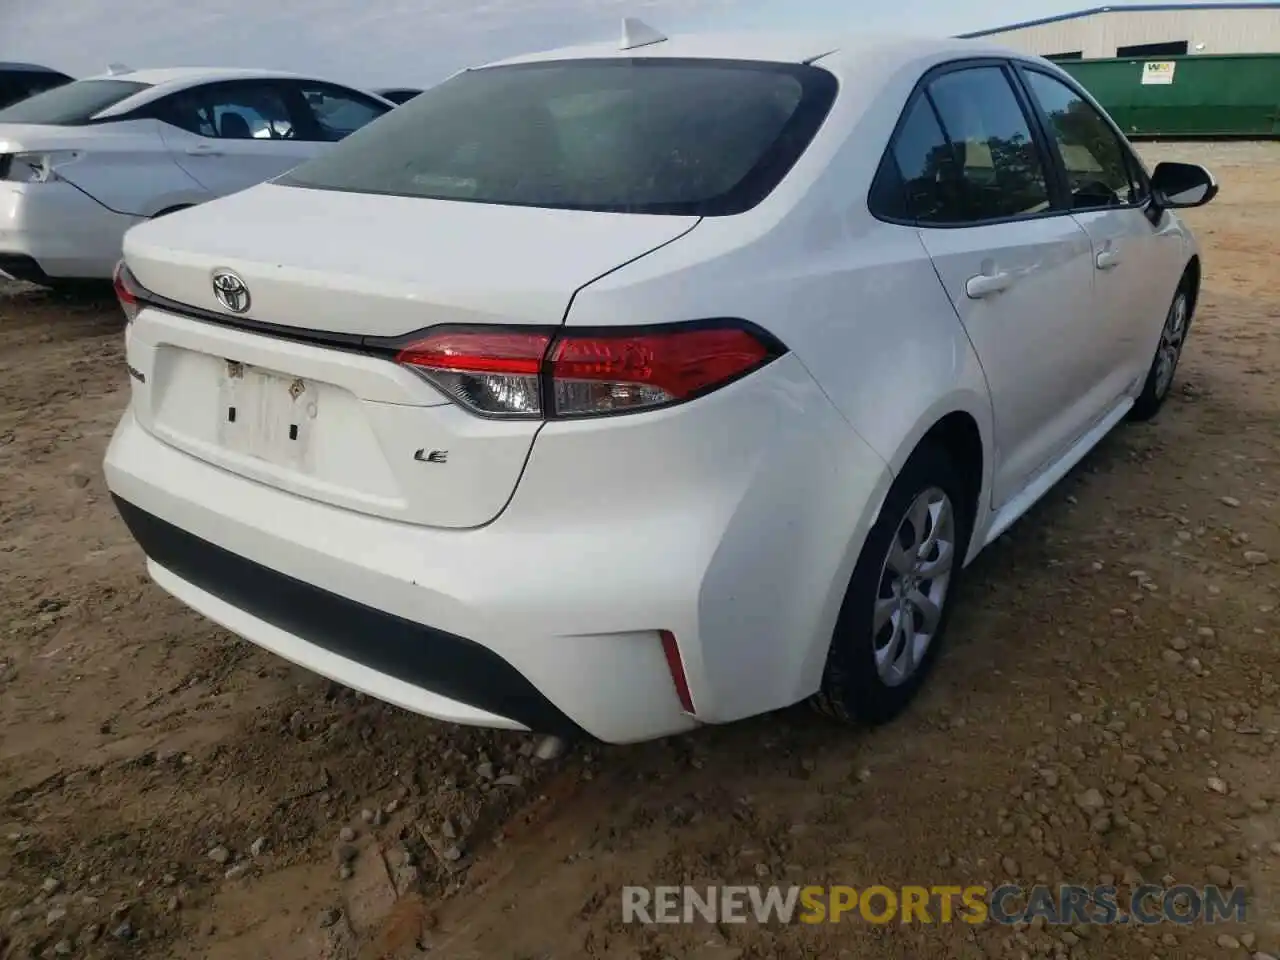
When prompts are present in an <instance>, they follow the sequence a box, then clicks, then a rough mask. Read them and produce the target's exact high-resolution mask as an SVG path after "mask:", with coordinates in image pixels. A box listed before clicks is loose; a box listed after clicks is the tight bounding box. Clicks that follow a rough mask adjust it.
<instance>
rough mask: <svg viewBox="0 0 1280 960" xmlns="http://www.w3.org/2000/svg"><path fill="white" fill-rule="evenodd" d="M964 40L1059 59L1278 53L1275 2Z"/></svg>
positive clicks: (1025, 28) (1138, 10) (1174, 8)
mask: <svg viewBox="0 0 1280 960" xmlns="http://www.w3.org/2000/svg"><path fill="white" fill-rule="evenodd" d="M964 36H966V37H983V38H985V39H989V40H992V41H994V42H998V43H1003V44H1005V45H1007V46H1010V47H1013V48H1014V49H1017V50H1022V51H1024V52H1026V53H1034V54H1038V55H1040V56H1042V57H1052V58H1054V59H1060V60H1081V59H1083V60H1093V59H1100V58H1108V57H1168V56H1177V55H1180V54H1197V53H1280V3H1187V4H1144V5H1140V6H1110V7H1095V8H1094V9H1092V10H1081V11H1080V12H1078V13H1067V14H1062V15H1060V16H1056V17H1045V18H1043V19H1040V20H1028V21H1026V22H1025V23H1015V24H1011V25H1009V26H1007V27H996V28H995V29H991V30H980V31H977V32H975V33H968V34H964Z"/></svg>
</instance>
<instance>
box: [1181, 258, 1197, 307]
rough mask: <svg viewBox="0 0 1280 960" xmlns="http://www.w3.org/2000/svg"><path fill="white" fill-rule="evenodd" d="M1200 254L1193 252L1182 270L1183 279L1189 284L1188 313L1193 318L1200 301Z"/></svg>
mask: <svg viewBox="0 0 1280 960" xmlns="http://www.w3.org/2000/svg"><path fill="white" fill-rule="evenodd" d="M1200 278H1201V272H1200V254H1198V253H1193V254H1192V255H1191V259H1190V260H1188V261H1187V265H1186V266H1185V267H1184V268H1183V270H1182V281H1183V282H1184V283H1185V284H1186V285H1187V299H1188V301H1189V302H1188V304H1187V313H1188V315H1189V316H1191V317H1192V318H1194V317H1195V315H1196V304H1197V303H1199V302H1200Z"/></svg>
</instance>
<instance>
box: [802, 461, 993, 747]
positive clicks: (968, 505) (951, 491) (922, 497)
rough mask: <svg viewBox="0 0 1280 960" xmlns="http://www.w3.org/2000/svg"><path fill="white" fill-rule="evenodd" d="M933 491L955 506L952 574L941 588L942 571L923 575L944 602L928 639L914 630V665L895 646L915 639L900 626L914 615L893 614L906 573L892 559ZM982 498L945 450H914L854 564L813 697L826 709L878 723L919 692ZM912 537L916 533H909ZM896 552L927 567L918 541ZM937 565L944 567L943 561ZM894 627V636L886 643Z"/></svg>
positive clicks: (947, 527) (950, 533)
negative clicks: (915, 556)
mask: <svg viewBox="0 0 1280 960" xmlns="http://www.w3.org/2000/svg"><path fill="white" fill-rule="evenodd" d="M930 498H933V499H934V500H936V502H937V503H943V502H945V503H946V504H947V505H948V507H949V516H950V522H949V524H948V523H947V522H946V521H943V522H942V523H941V524H938V525H937V526H938V527H941V531H940V532H941V533H942V536H943V539H944V540H945V541H947V542H949V543H950V544H951V546H950V566H949V571H948V574H949V576H948V579H947V580H946V581H945V583H943V584H941V587H942V591H941V594H940V595H939V594H937V593H935V592H934V590H933V588H934V587H936V586H938V585H939V581H940V580H942V576H941V575H939V576H937V577H935V578H934V579H933V580H923V579H919V588H918V590H917V591H916V592H915V595H917V596H919V595H921V594H928V595H929V596H930V597H932V598H933V599H935V600H940V603H939V604H937V606H938V607H939V613H938V616H937V617H936V619H935V621H934V623H933V625H932V629H931V631H930V632H929V639H928V640H927V645H923V644H921V643H920V642H919V640H918V639H917V638H915V637H913V639H912V642H911V644H910V648H911V650H912V651H918V650H919V648H920V647H921V646H923V652H922V653H920V654H917V660H916V661H915V665H914V669H910V670H908V669H907V668H908V667H909V666H910V664H909V662H908V661H906V660H902V659H900V658H896V657H894V656H893V655H892V650H893V649H894V648H897V650H898V651H899V652H901V653H905V652H906V651H907V648H908V644H907V643H906V642H903V638H902V635H901V633H900V632H899V631H898V626H897V625H898V624H899V623H905V622H907V621H905V620H904V619H903V617H902V614H901V612H898V613H897V617H896V619H895V618H894V616H893V611H894V610H895V609H896V610H897V611H901V610H902V609H904V608H903V607H901V606H898V607H895V606H894V605H895V604H898V603H900V601H898V600H896V599H894V597H895V594H894V590H893V588H892V581H894V580H898V581H899V589H902V582H901V578H900V577H899V576H898V575H897V574H896V573H895V571H894V569H893V567H892V565H891V564H890V548H891V546H893V544H894V543H895V540H897V542H898V544H899V546H901V545H902V543H903V540H902V539H901V538H902V537H904V536H906V535H907V534H911V533H914V531H915V528H916V523H915V522H913V514H912V511H913V510H915V511H916V512H915V514H914V518H915V520H916V521H919V520H920V519H921V518H922V516H923V515H922V514H921V513H920V512H919V508H920V504H921V503H922V502H923V503H926V504H927V503H929V502H930ZM975 500H976V497H974V496H973V493H972V492H971V491H970V490H969V484H967V483H966V482H965V480H964V478H963V476H962V475H961V473H960V471H959V470H958V469H957V466H956V464H955V463H954V462H953V461H952V459H951V457H950V456H949V455H948V454H947V453H946V452H945V451H944V450H942V449H941V448H939V447H937V446H935V445H932V444H926V445H923V446H921V447H920V448H919V449H917V450H916V452H915V453H913V454H912V455H911V458H910V459H909V460H908V461H907V463H906V465H905V466H904V467H903V469H902V471H901V472H900V473H899V475H898V477H897V479H895V480H894V482H893V485H892V487H890V489H889V494H888V496H887V497H886V498H885V502H884V506H883V507H882V508H881V510H880V515H879V517H878V518H877V519H876V522H875V524H874V525H873V526H872V528H871V531H870V532H869V533H868V534H867V539H866V542H865V543H864V544H863V547H862V553H861V554H860V555H859V557H858V562H857V564H856V565H855V566H854V570H853V576H852V577H851V578H850V581H849V588H848V590H847V592H846V593H845V598H844V602H843V604H842V605H841V608H840V614H839V617H838V618H837V620H836V627H835V630H834V632H833V634H832V638H831V648H830V650H829V651H828V653H827V664H826V669H825V670H824V671H823V677H822V686H821V688H820V689H819V691H818V693H816V694H814V696H813V698H812V699H811V703H812V705H813V706H814V707H815V708H816V709H817V710H818V711H819V712H820V713H823V714H825V715H826V716H828V717H831V718H833V719H835V720H838V721H841V722H843V723H850V724H854V723H862V724H868V725H872V726H878V725H880V724H884V723H888V722H889V721H891V720H893V719H894V718H896V717H897V716H898V715H899V714H900V713H901V712H902V711H903V710H904V709H905V708H906V707H907V705H908V704H909V703H910V702H911V701H912V700H913V699H914V698H915V696H916V694H917V693H918V692H919V690H920V688H921V687H922V686H923V685H924V682H925V680H926V679H927V678H928V675H929V672H930V670H931V669H932V667H933V664H934V663H935V662H936V660H937V657H938V652H939V650H940V649H941V647H942V641H943V640H944V638H945V635H946V628H947V623H948V621H949V620H950V613H951V608H952V606H953V605H954V598H955V595H956V588H957V586H958V585H959V581H960V579H961V577H962V573H963V571H962V570H961V566H962V564H963V559H964V556H965V554H966V552H967V550H968V546H969V536H970V532H971V530H972V524H973V502H974V501H975ZM935 518H940V515H938V514H934V513H932V512H930V513H929V515H928V520H927V521H926V522H925V523H924V524H923V527H924V531H922V533H923V532H927V531H928V529H929V528H930V527H931V526H933V525H934V524H933V521H934V520H935ZM935 532H937V531H935ZM907 539H908V540H910V539H913V538H912V537H909V536H908V537H907ZM926 542H927V538H926ZM894 553H895V555H896V556H897V557H898V566H899V567H907V568H912V569H914V570H916V571H918V570H919V567H918V565H912V564H910V563H909V562H908V561H909V557H910V553H911V550H910V548H908V549H907V550H905V551H901V550H899V551H894ZM928 553H929V555H930V556H932V557H933V558H934V559H933V562H934V563H935V564H936V563H937V561H938V560H939V559H941V555H940V554H938V553H935V552H934V550H933V549H930V551H928ZM927 559H928V557H926V560H927ZM917 563H918V562H917ZM933 569H934V570H935V572H937V571H936V568H933ZM909 576H916V577H917V578H918V572H914V573H910V574H909ZM909 585H910V581H908V582H907V586H908V587H909ZM882 600H884V601H886V602H887V603H888V604H889V606H888V607H887V608H886V607H881V608H879V609H881V611H882V616H883V611H884V610H886V609H887V610H889V611H890V613H889V617H888V622H887V623H884V624H883V625H882V626H881V628H880V630H878V631H877V629H876V623H875V619H876V613H877V609H878V604H879V602H880V601H882ZM927 622H928V621H927V619H926V618H925V616H924V615H923V614H921V613H919V612H918V611H913V612H912V613H911V620H910V623H911V624H912V625H913V627H916V628H919V627H921V626H925V625H926V624H927ZM920 632H923V631H920ZM887 635H891V637H890V639H889V641H888V643H887V644H884V643H883V641H884V640H885V638H886V636H887ZM879 649H884V650H888V651H890V652H889V654H888V656H887V660H886V662H887V663H888V664H890V666H889V667H887V668H885V669H884V670H883V671H882V668H881V667H880V666H879V664H878V657H877V651H878V650H879ZM882 656H883V654H882ZM895 662H898V663H900V664H901V665H902V666H903V667H904V669H903V670H902V671H901V672H900V673H899V674H897V675H895V672H894V670H893V666H892V665H893V664H894V663H895Z"/></svg>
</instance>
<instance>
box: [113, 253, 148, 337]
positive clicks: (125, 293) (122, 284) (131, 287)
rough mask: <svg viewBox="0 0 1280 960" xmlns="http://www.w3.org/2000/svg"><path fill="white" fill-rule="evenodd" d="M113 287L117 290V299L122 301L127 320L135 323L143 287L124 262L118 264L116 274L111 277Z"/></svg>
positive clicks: (122, 308) (121, 305)
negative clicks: (140, 292) (139, 294)
mask: <svg viewBox="0 0 1280 960" xmlns="http://www.w3.org/2000/svg"><path fill="white" fill-rule="evenodd" d="M111 286H112V287H113V288H115V291H116V299H117V300H119V301H120V309H121V310H123V311H124V318H125V320H126V321H128V322H129V323H133V320H134V318H135V317H136V316H137V315H138V293H139V291H141V289H142V286H141V284H139V283H138V281H137V279H136V278H135V277H134V275H133V274H132V273H131V272H130V271H129V268H128V267H126V266H125V265H124V261H123V260H121V261H120V262H119V263H117V264H116V269H115V272H114V273H112V275H111Z"/></svg>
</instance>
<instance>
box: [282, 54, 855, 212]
mask: <svg viewBox="0 0 1280 960" xmlns="http://www.w3.org/2000/svg"><path fill="white" fill-rule="evenodd" d="M835 86H836V84H835V78H834V77H833V76H832V75H831V74H829V73H827V72H826V71H824V70H821V69H819V68H817V67H810V66H800V65H795V64H772V63H756V62H745V61H723V60H678V59H674V58H672V59H670V60H667V59H656V58H655V59H652V60H649V59H645V60H625V59H624V60H573V61H557V62H549V63H536V64H522V65H518V66H507V67H490V68H485V69H481V70H471V71H467V72H465V73H462V74H459V75H458V76H456V77H454V78H453V79H451V80H449V81H447V82H445V83H443V84H441V85H440V86H437V87H435V88H433V89H430V90H427V91H426V92H425V93H422V94H420V95H419V96H417V97H415V98H414V99H412V100H410V101H409V102H408V103H406V104H405V105H404V106H402V107H400V108H398V109H397V110H394V111H391V112H390V113H388V114H387V116H386V117H385V119H383V120H382V121H380V122H379V123H377V124H373V125H371V126H368V127H366V128H364V129H361V130H358V131H357V132H356V133H354V134H352V135H351V136H350V137H348V138H347V139H345V140H344V141H343V142H342V143H341V144H339V145H338V146H337V147H335V148H334V149H333V150H331V151H328V152H326V153H325V154H323V155H321V156H320V157H317V158H316V159H314V160H311V161H309V162H308V163H305V164H303V165H302V166H299V167H297V168H295V169H294V170H293V171H292V172H290V173H289V174H287V175H286V176H285V177H283V178H281V179H279V180H277V181H276V182H277V183H282V184H285V185H292V186H298V187H311V188H317V189H330V190H348V191H354V192H360V193H381V194H392V195H397V196H406V197H424V198H435V199H444V200H464V201H472V202H479V203H499V204H513V205H522V206H541V207H558V208H567V209H582V210H604V211H623V212H633V213H670V214H679V215H693V216H699V215H701V216H707V215H717V214H727V213H736V212H741V211H742V210H745V209H749V208H750V207H751V206H753V205H754V204H755V203H758V202H759V201H760V200H761V199H762V198H763V197H764V196H766V195H767V194H768V193H769V192H770V191H772V190H773V188H774V187H775V186H776V185H777V183H778V182H779V181H780V180H781V179H782V177H783V176H785V174H786V172H787V171H788V170H789V169H790V168H791V166H792V165H793V164H794V162H795V160H796V158H797V157H798V156H799V155H800V153H801V152H803V150H804V149H805V148H806V147H807V146H808V144H809V142H810V140H811V139H812V137H813V136H814V135H815V133H816V132H817V130H818V128H819V127H820V125H821V123H822V120H823V119H824V118H825V116H826V113H827V111H828V109H829V108H830V105H831V102H832V100H833V99H834V96H835Z"/></svg>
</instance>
